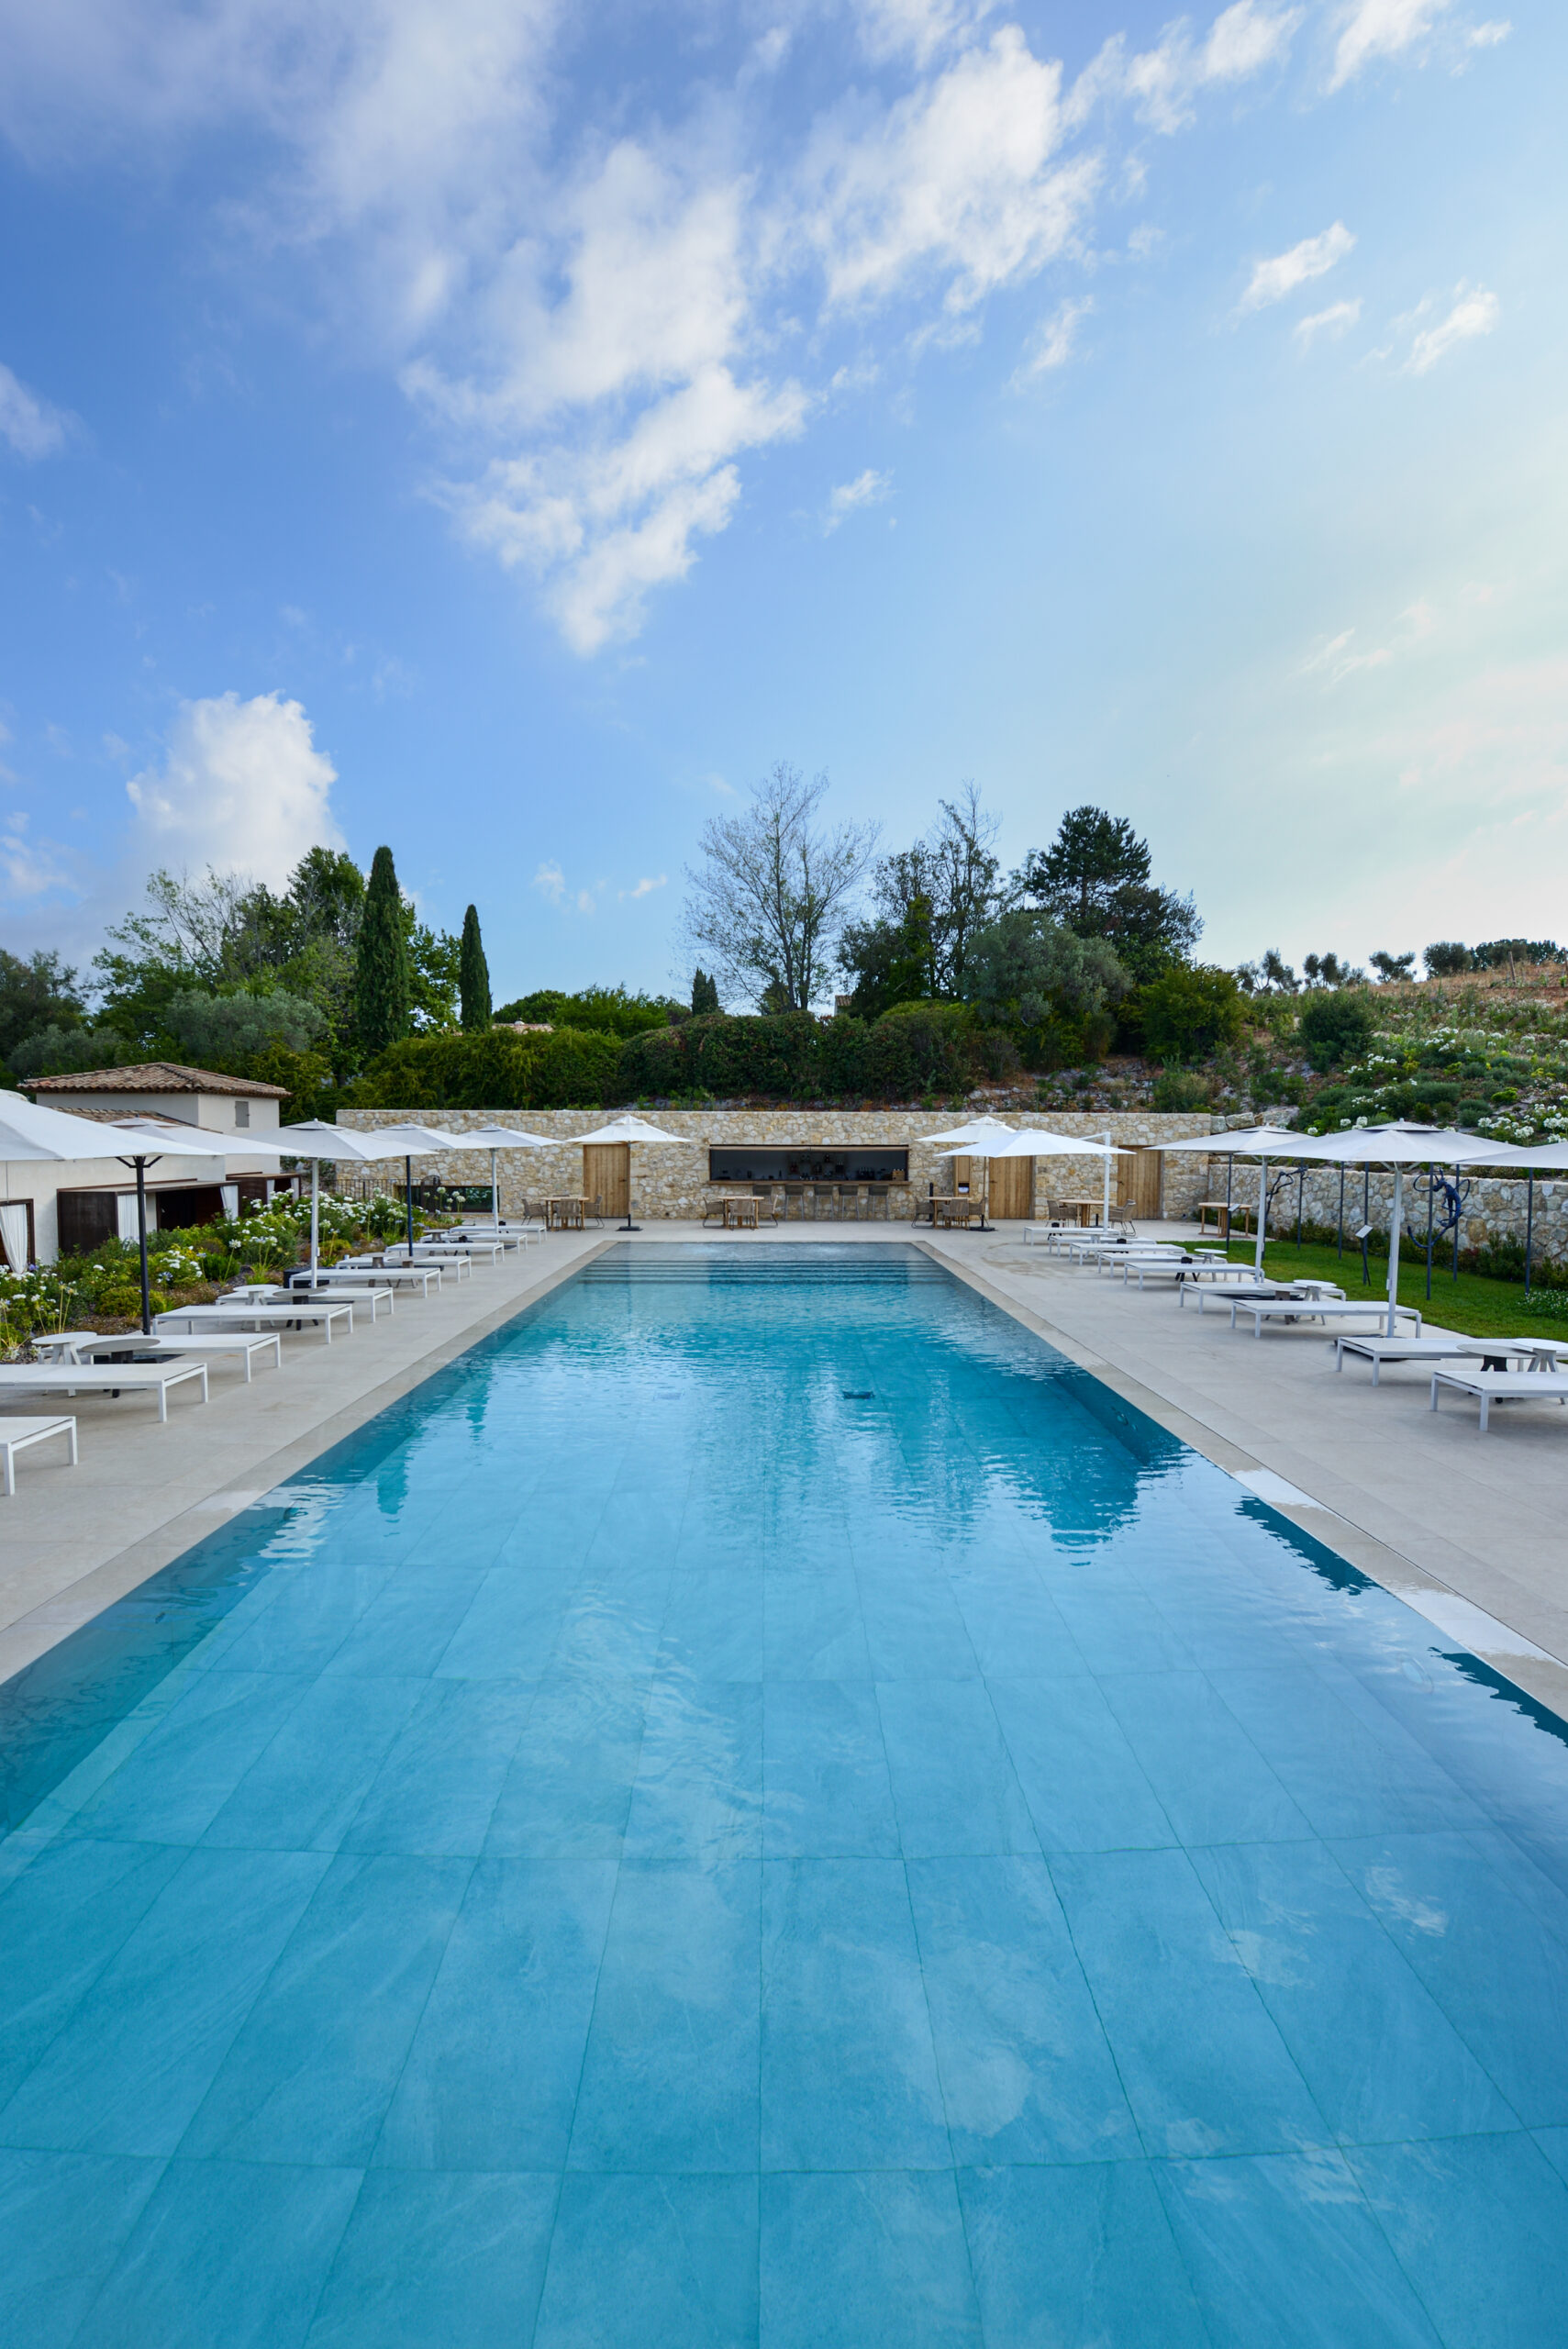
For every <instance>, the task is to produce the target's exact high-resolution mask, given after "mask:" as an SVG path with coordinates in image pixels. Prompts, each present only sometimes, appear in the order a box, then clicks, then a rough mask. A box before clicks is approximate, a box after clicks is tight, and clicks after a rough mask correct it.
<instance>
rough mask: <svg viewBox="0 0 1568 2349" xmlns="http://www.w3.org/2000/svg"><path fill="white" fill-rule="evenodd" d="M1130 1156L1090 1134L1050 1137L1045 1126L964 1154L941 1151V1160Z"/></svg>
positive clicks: (1009, 1135) (1022, 1130)
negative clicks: (1093, 1138) (1090, 1136)
mask: <svg viewBox="0 0 1568 2349" xmlns="http://www.w3.org/2000/svg"><path fill="white" fill-rule="evenodd" d="M1130 1155H1131V1153H1130V1152H1129V1151H1126V1150H1123V1149H1122V1148H1121V1147H1120V1146H1119V1145H1118V1143H1115V1142H1108V1141H1091V1140H1090V1139H1089V1137H1088V1135H1087V1134H1052V1133H1047V1132H1046V1131H1045V1130H1044V1128H1043V1127H1041V1126H1024V1127H1022V1128H1020V1129H1018V1130H1017V1131H1012V1132H1008V1133H1006V1135H1005V1137H998V1138H997V1139H996V1140H995V1141H992V1142H991V1143H990V1144H989V1146H985V1145H983V1144H981V1143H979V1142H971V1143H969V1144H968V1145H967V1146H966V1147H965V1148H964V1149H962V1150H940V1151H939V1152H937V1156H938V1157H939V1158H1127V1157H1129V1156H1130Z"/></svg>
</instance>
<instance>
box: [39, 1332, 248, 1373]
mask: <svg viewBox="0 0 1568 2349" xmlns="http://www.w3.org/2000/svg"><path fill="white" fill-rule="evenodd" d="M33 1345H34V1347H35V1348H37V1349H41V1348H43V1347H45V1346H47V1347H48V1348H49V1349H50V1353H51V1355H52V1356H53V1358H54V1360H55V1361H57V1362H60V1361H64V1362H96V1361H97V1360H98V1359H99V1357H100V1356H102V1355H104V1354H112V1353H129V1354H131V1355H133V1356H134V1357H135V1358H136V1359H137V1360H138V1361H139V1362H151V1361H164V1362H172V1361H173V1360H174V1359H175V1357H176V1356H178V1355H181V1354H183V1355H184V1356H185V1357H186V1358H187V1360H192V1361H195V1360H202V1361H206V1362H212V1361H215V1360H216V1359H217V1357H218V1356H219V1355H222V1354H235V1355H238V1357H239V1365H240V1368H241V1369H242V1370H243V1371H244V1374H245V1384H246V1386H250V1370H251V1365H252V1364H253V1363H254V1362H255V1360H256V1357H257V1355H258V1354H261V1355H262V1356H263V1357H264V1356H265V1354H266V1353H267V1351H268V1349H269V1347H270V1348H271V1350H272V1361H273V1364H274V1365H275V1367H276V1368H278V1369H279V1370H281V1369H282V1368H283V1362H284V1341H283V1340H282V1339H281V1338H279V1337H276V1336H271V1337H269V1336H266V1335H261V1336H248V1335H247V1334H246V1333H245V1332H244V1331H243V1330H229V1331H228V1334H227V1335H226V1336H222V1337H219V1336H217V1335H216V1334H212V1335H209V1336H207V1337H205V1338H170V1337H165V1336H163V1335H162V1334H161V1332H160V1331H158V1330H154V1331H153V1333H152V1335H151V1337H150V1338H144V1337H143V1336H142V1334H141V1331H140V1330H121V1331H120V1333H119V1335H118V1336H117V1337H105V1336H104V1335H103V1334H102V1333H101V1332H100V1331H98V1330H61V1333H60V1334H59V1335H58V1336H57V1337H49V1338H44V1337H39V1336H38V1335H37V1334H36V1333H35V1334H34V1337H33Z"/></svg>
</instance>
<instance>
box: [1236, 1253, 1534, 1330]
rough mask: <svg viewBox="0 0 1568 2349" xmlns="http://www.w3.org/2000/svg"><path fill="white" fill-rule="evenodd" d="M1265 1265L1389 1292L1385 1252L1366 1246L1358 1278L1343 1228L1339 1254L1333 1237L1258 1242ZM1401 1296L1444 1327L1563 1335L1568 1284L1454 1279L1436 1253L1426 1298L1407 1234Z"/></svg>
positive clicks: (1242, 1259)
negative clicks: (1536, 1286)
mask: <svg viewBox="0 0 1568 2349" xmlns="http://www.w3.org/2000/svg"><path fill="white" fill-rule="evenodd" d="M1204 1244H1206V1245H1208V1244H1212V1243H1208V1242H1206V1243H1204ZM1254 1245H1255V1242H1254V1241H1251V1240H1241V1239H1236V1240H1232V1241H1231V1242H1230V1247H1229V1256H1230V1260H1231V1262H1232V1263H1233V1264H1251V1261H1252V1251H1253V1247H1254ZM1450 1262H1451V1259H1450ZM1263 1270H1264V1271H1265V1272H1266V1273H1267V1274H1268V1275H1269V1277H1270V1278H1271V1279H1272V1280H1276V1281H1287V1280H1289V1279H1290V1278H1291V1277H1292V1275H1295V1274H1310V1275H1315V1276H1316V1277H1318V1279H1326V1280H1331V1281H1336V1282H1338V1284H1339V1286H1340V1288H1342V1289H1343V1290H1344V1292H1345V1295H1346V1296H1347V1297H1386V1296H1387V1294H1388V1258H1387V1256H1386V1255H1385V1254H1378V1253H1375V1252H1373V1251H1371V1250H1369V1251H1368V1254H1367V1272H1368V1280H1367V1282H1366V1284H1365V1285H1364V1286H1363V1285H1362V1252H1361V1250H1360V1248H1359V1247H1358V1246H1357V1245H1356V1243H1355V1242H1354V1241H1352V1240H1351V1237H1350V1235H1349V1234H1348V1233H1347V1234H1346V1237H1345V1252H1344V1254H1343V1256H1340V1254H1339V1252H1337V1250H1336V1249H1335V1247H1334V1244H1333V1242H1332V1241H1327V1242H1325V1241H1315V1240H1304V1241H1302V1243H1301V1245H1300V1247H1299V1248H1298V1247H1297V1246H1296V1241H1295V1240H1294V1239H1293V1238H1291V1237H1289V1236H1287V1237H1286V1238H1284V1240H1273V1239H1271V1240H1268V1241H1265V1242H1264V1247H1263ZM1399 1302H1400V1304H1401V1305H1413V1306H1415V1308H1417V1310H1418V1312H1419V1313H1421V1314H1423V1315H1424V1316H1425V1317H1426V1319H1428V1320H1429V1321H1436V1322H1440V1324H1441V1326H1442V1327H1443V1328H1444V1329H1445V1330H1459V1331H1460V1332H1461V1333H1462V1335H1463V1336H1465V1337H1467V1338H1507V1337H1524V1336H1527V1335H1529V1333H1530V1332H1532V1331H1533V1332H1535V1333H1536V1334H1537V1335H1540V1336H1548V1337H1550V1336H1551V1335H1553V1334H1558V1335H1561V1336H1562V1337H1564V1338H1568V1291H1565V1290H1561V1289H1557V1290H1551V1289H1541V1290H1538V1291H1536V1292H1535V1294H1534V1295H1533V1296H1531V1297H1526V1295H1525V1293H1524V1287H1523V1285H1522V1284H1521V1283H1520V1282H1518V1281H1499V1280H1489V1279H1488V1278H1487V1277H1486V1275H1485V1274H1483V1273H1467V1272H1463V1271H1462V1272H1461V1273H1460V1275H1459V1278H1458V1279H1457V1280H1455V1279H1454V1277H1453V1275H1452V1273H1451V1270H1450V1268H1449V1264H1445V1263H1444V1262H1443V1259H1442V1257H1441V1256H1440V1255H1436V1254H1434V1256H1433V1259H1432V1294H1431V1297H1430V1300H1429V1299H1428V1297H1427V1254H1426V1248H1425V1245H1424V1244H1420V1245H1418V1244H1415V1243H1412V1242H1408V1241H1407V1242H1406V1243H1404V1244H1403V1245H1402V1246H1401V1248H1400V1251H1399Z"/></svg>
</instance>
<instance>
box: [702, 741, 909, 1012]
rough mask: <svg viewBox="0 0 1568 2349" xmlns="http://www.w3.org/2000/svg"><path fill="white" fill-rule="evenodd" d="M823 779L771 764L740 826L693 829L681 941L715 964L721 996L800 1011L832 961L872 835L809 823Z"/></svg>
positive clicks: (736, 822)
mask: <svg viewBox="0 0 1568 2349" xmlns="http://www.w3.org/2000/svg"><path fill="white" fill-rule="evenodd" d="M827 789H828V778H827V776H826V775H820V774H819V775H818V776H817V778H816V780H815V781H814V782H812V783H809V784H808V783H806V781H805V779H804V778H803V776H802V775H801V773H800V770H799V769H798V768H797V767H792V766H788V765H786V764H785V763H784V762H782V761H781V762H780V763H779V764H778V765H777V766H775V767H774V768H773V771H772V773H771V774H768V775H767V776H766V777H765V778H764V779H763V781H762V782H761V783H759V784H757V785H754V786H753V788H752V793H751V807H750V808H749V809H748V810H747V811H746V813H745V814H744V815H741V816H716V817H713V818H710V819H709V821H708V822H707V823H706V825H705V826H704V828H703V834H702V841H701V846H702V853H703V859H704V862H703V864H702V866H701V868H700V869H699V870H698V871H696V872H695V873H694V872H692V871H691V870H690V869H689V868H688V870H687V874H686V879H687V883H688V885H689V886H688V895H687V898H686V908H685V930H686V935H687V937H688V938H689V939H690V941H692V943H693V944H694V945H696V946H699V947H702V948H705V949H706V950H707V951H708V952H711V953H712V955H713V956H714V958H715V961H716V963H717V978H718V979H719V980H720V982H721V983H722V984H723V985H724V988H725V991H726V992H727V993H728V994H733V995H743V996H750V998H751V1001H752V1002H754V1003H759V1004H760V1003H762V1001H763V1000H764V999H765V998H771V999H772V1000H773V1001H774V1002H777V1003H780V1004H782V1005H783V1006H784V1008H785V1009H787V1010H791V1011H806V1010H809V1008H810V1007H811V1005H812V1003H813V1001H814V1000H815V998H816V997H817V995H818V994H819V993H820V992H821V989H822V986H823V985H824V983H825V981H826V979H827V977H828V973H829V971H830V970H831V969H832V967H833V965H834V963H835V962H836V960H837V956H838V949H839V942H840V934H841V932H842V930H843V925H844V920H845V917H846V915H847V913H848V911H849V907H850V904H851V899H852V896H853V893H854V890H855V888H856V887H857V885H858V884H859V882H860V880H861V876H862V874H863V873H864V871H865V867H866V863H867V861H868V859H869V858H870V855H871V852H872V848H873V844H874V842H875V839H876V829H875V827H874V826H873V825H864V824H840V825H838V826H836V827H835V828H834V829H832V830H831V831H828V830H827V829H823V828H822V827H820V826H819V825H817V823H816V821H815V820H814V819H815V818H816V815H817V808H818V807H820V805H821V803H822V799H823V797H824V795H825V794H826V792H827Z"/></svg>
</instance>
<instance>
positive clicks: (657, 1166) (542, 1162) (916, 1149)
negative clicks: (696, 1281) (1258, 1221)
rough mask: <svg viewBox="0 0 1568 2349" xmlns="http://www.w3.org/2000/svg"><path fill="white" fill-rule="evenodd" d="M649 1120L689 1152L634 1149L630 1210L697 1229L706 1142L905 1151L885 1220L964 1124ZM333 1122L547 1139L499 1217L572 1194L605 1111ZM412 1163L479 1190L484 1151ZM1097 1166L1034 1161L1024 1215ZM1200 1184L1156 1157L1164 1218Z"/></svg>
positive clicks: (1202, 1117)
mask: <svg viewBox="0 0 1568 2349" xmlns="http://www.w3.org/2000/svg"><path fill="white" fill-rule="evenodd" d="M648 1122H649V1123H650V1125H655V1126H658V1127H659V1128H660V1129H661V1130H662V1131H663V1132H665V1133H670V1134H679V1135H681V1136H683V1137H684V1139H685V1140H686V1141H688V1142H695V1143H696V1144H697V1145H698V1147H697V1148H695V1149H690V1148H685V1149H683V1148H678V1147H668V1146H661V1147H655V1146H654V1145H652V1144H649V1145H648V1146H646V1147H634V1149H633V1151H632V1168H631V1191H632V1201H633V1205H634V1207H635V1208H636V1211H637V1212H638V1214H639V1215H640V1216H644V1217H647V1218H655V1217H668V1218H673V1219H684V1220H695V1219H700V1217H701V1215H702V1213H703V1209H704V1208H705V1207H706V1205H707V1204H708V1202H709V1200H710V1199H711V1198H713V1197H715V1193H714V1191H713V1189H712V1188H711V1187H710V1186H709V1184H708V1180H707V1151H708V1145H709V1144H710V1143H711V1144H712V1145H713V1146H714V1147H716V1148H718V1149H723V1148H726V1147H736V1146H740V1145H741V1144H744V1143H747V1142H753V1143H764V1142H765V1143H771V1144H773V1146H774V1147H777V1148H783V1147H785V1146H792V1147H795V1148H797V1149H801V1150H832V1149H864V1148H867V1147H868V1146H871V1145H873V1144H875V1143H878V1142H890V1143H893V1144H895V1145H896V1146H897V1147H899V1148H904V1147H907V1149H908V1152H909V1184H908V1188H907V1190H906V1191H905V1190H903V1189H902V1188H901V1187H895V1190H894V1192H893V1195H892V1211H893V1213H894V1214H895V1215H902V1216H905V1217H911V1218H912V1217H913V1215H914V1213H915V1210H916V1208H917V1203H918V1202H919V1201H920V1200H922V1199H924V1198H925V1197H926V1196H927V1192H928V1190H929V1187H930V1186H933V1185H934V1186H935V1187H936V1189H937V1190H939V1191H951V1189H952V1161H951V1159H944V1158H941V1157H940V1156H939V1154H938V1153H939V1152H940V1150H941V1149H942V1148H944V1147H945V1145H943V1144H941V1143H935V1144H933V1143H931V1142H929V1141H927V1140H926V1137H927V1136H928V1135H930V1134H941V1133H947V1132H950V1131H951V1130H952V1128H953V1127H954V1126H957V1125H962V1123H963V1122H964V1119H963V1114H962V1112H954V1111H953V1110H951V1109H942V1110H938V1109H660V1110H656V1111H651V1112H650V1114H649V1119H648ZM1026 1122H1035V1123H1038V1124H1039V1125H1040V1126H1041V1127H1042V1128H1044V1129H1046V1130H1049V1131H1050V1132H1052V1133H1059V1134H1063V1135H1067V1134H1083V1135H1085V1136H1088V1137H1089V1138H1091V1139H1093V1140H1095V1141H1097V1140H1099V1139H1100V1138H1101V1137H1103V1136H1104V1135H1105V1134H1106V1133H1107V1132H1108V1133H1109V1135H1110V1137H1111V1139H1112V1141H1117V1142H1125V1143H1135V1142H1155V1141H1178V1140H1180V1139H1183V1138H1184V1137H1186V1136H1189V1135H1194V1134H1205V1133H1207V1132H1209V1131H1210V1130H1211V1129H1212V1127H1213V1123H1214V1120H1213V1119H1211V1118H1210V1117H1209V1116H1208V1115H1207V1112H1201V1113H1189V1114H1185V1115H1181V1116H1176V1115H1169V1114H1167V1115H1157V1114H1156V1113H1155V1112H1153V1111H1152V1110H1131V1111H1127V1112H1124V1113H1121V1114H1119V1115H1118V1114H1116V1113H1112V1112H1108V1111H1103V1112H1100V1113H1098V1114H1095V1115H1089V1114H1087V1113H1084V1112H1077V1111H1067V1112H1058V1111H1056V1110H1051V1112H1049V1113H1045V1112H1041V1113H1040V1117H1039V1118H1038V1119H1035V1120H1027V1119H1025V1118H1024V1117H1023V1116H1022V1115H1019V1116H1017V1117H1009V1118H1008V1119H1006V1123H1007V1124H1009V1125H1021V1124H1024V1123H1026ZM339 1123H340V1124H342V1125H345V1126H351V1127H353V1128H355V1129H356V1130H359V1131H361V1132H363V1131H365V1130H373V1129H374V1128H376V1127H378V1126H395V1125H400V1124H405V1123H412V1124H417V1125H427V1126H434V1127H437V1128H439V1130H441V1131H442V1132H445V1133H458V1132H461V1131H462V1130H464V1129H465V1128H466V1129H468V1130H473V1129H474V1128H475V1127H479V1126H493V1125H499V1126H516V1127H517V1128H519V1129H520V1130H522V1131H523V1132H525V1133H533V1134H539V1135H542V1136H545V1137H547V1138H549V1139H550V1140H552V1141H558V1144H559V1146H558V1147H557V1148H556V1149H553V1150H550V1151H542V1150H540V1151H532V1150H529V1151H521V1150H517V1151H505V1152H502V1153H501V1154H500V1160H499V1165H498V1170H497V1171H498V1173H499V1176H500V1184H501V1206H502V1210H503V1212H504V1213H505V1214H507V1215H517V1214H520V1213H521V1212H522V1208H523V1202H524V1200H525V1199H532V1198H539V1197H543V1196H544V1195H545V1194H546V1193H550V1192H559V1193H573V1192H576V1191H579V1190H581V1188H582V1185H583V1160H582V1154H581V1152H580V1151H579V1150H578V1149H577V1148H576V1147H575V1143H574V1137H576V1136H577V1135H580V1134H585V1133H592V1132H593V1130H594V1129H595V1127H596V1126H602V1125H603V1124H604V1123H605V1112H604V1111H603V1110H601V1109H526V1110H524V1109H517V1110H510V1109H503V1110H491V1109H429V1110H422V1111H411V1110H406V1109H348V1110H345V1111H344V1112H343V1113H342V1116H341V1118H340V1119H339ZM1130 1163H1131V1162H1130V1161H1126V1160H1124V1161H1123V1162H1121V1165H1120V1167H1119V1168H1118V1172H1120V1173H1123V1174H1124V1175H1125V1173H1126V1171H1127V1169H1128V1168H1129V1166H1130ZM1101 1167H1102V1162H1101V1161H1100V1160H1099V1159H1095V1158H1088V1157H1084V1158H1078V1157H1072V1158H1049V1159H1044V1158H1042V1159H1037V1160H1036V1161H1035V1208H1034V1212H1035V1213H1036V1214H1037V1215H1044V1214H1045V1213H1047V1211H1048V1208H1047V1203H1048V1201H1050V1200H1051V1199H1053V1198H1062V1197H1069V1196H1074V1195H1076V1196H1093V1197H1095V1198H1097V1197H1099V1196H1100V1191H1101V1186H1102V1183H1103V1180H1104V1177H1103V1175H1102V1172H1101ZM417 1168H418V1171H419V1172H420V1173H421V1174H423V1175H434V1176H436V1177H437V1178H438V1179H439V1180H440V1181H441V1182H444V1183H485V1184H487V1183H488V1182H489V1180H490V1155H489V1152H487V1151H453V1152H449V1153H447V1154H445V1155H443V1156H441V1157H439V1158H436V1157H430V1158H423V1159H420V1160H418V1161H417ZM398 1171H399V1172H400V1171H401V1170H398ZM1207 1179H1208V1161H1207V1157H1206V1156H1205V1154H1204V1153H1203V1152H1201V1151H1192V1152H1180V1153H1178V1155H1176V1156H1175V1157H1173V1158H1168V1159H1166V1161H1165V1178H1164V1180H1165V1188H1164V1212H1165V1214H1166V1215H1167V1216H1181V1215H1184V1214H1186V1213H1189V1212H1190V1210H1191V1208H1192V1206H1193V1204H1194V1203H1195V1201H1196V1200H1198V1199H1200V1198H1207V1197H1210V1196H1211V1193H1210V1192H1209V1191H1208V1190H1207V1188H1206V1184H1207ZM1112 1196H1113V1197H1114V1196H1115V1187H1114V1178H1113V1190H1112Z"/></svg>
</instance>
